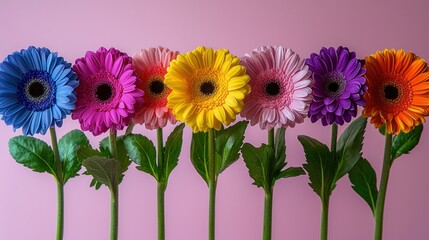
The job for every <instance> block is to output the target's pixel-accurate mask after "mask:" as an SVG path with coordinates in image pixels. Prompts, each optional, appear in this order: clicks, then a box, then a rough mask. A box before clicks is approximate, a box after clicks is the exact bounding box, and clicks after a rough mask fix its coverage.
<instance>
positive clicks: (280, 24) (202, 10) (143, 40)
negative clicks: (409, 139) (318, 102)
mask: <svg viewBox="0 0 429 240" xmlns="http://www.w3.org/2000/svg"><path fill="white" fill-rule="evenodd" d="M428 9H429V2H427V0H408V1H400V0H395V1H383V0H360V1H340V0H338V1H335V0H324V1H308V0H277V1H261V0H241V1H232V0H230V1H227V0H217V1H202V0H183V1H178V0H176V1H149V0H146V1H142V0H140V1H137V0H135V1H85V0H76V1H49V2H48V1H20V0H14V1H3V2H2V3H1V6H0V17H1V19H2V23H1V30H2V31H1V32H2V34H1V46H0V58H2V59H3V58H4V57H6V56H7V54H9V53H11V52H13V51H15V50H19V49H21V48H26V47H27V46H28V45H36V46H45V47H48V48H50V49H51V50H53V51H58V52H59V53H60V54H61V55H63V56H64V57H65V58H66V60H68V61H70V62H73V61H74V59H76V58H78V57H80V56H82V55H83V54H84V53H85V51H87V50H96V49H97V48H98V47H99V46H106V47H111V46H114V47H117V48H119V49H121V50H123V51H125V52H128V53H134V52H136V51H138V50H139V49H140V48H147V47H152V46H157V45H163V46H165V47H168V48H170V49H173V50H179V51H181V52H186V51H189V50H191V49H193V48H195V47H196V46H198V45H206V46H210V47H213V48H229V49H230V50H231V52H232V53H234V54H236V55H237V56H242V55H243V54H244V53H246V52H249V51H251V50H252V49H254V48H256V47H259V46H261V45H274V44H280V45H284V46H287V47H291V48H292V49H294V50H295V51H296V52H298V53H300V54H301V56H303V57H308V56H309V54H310V53H311V52H315V51H318V50H319V49H320V48H321V47H322V46H338V45H344V46H348V47H350V48H351V49H352V50H355V51H356V52H357V53H358V56H359V57H364V56H365V55H368V54H370V53H373V52H375V51H376V50H381V49H383V48H386V47H387V48H404V49H406V50H409V51H414V52H416V53H417V54H418V55H420V56H421V57H423V58H426V59H429V47H428V44H429V34H428V32H427V31H428V23H429V14H428V12H427V10H428ZM78 127H79V126H78V124H77V123H76V122H74V121H72V120H70V119H67V120H66V121H65V124H64V128H62V129H60V130H59V131H58V132H59V135H60V136H62V135H64V134H65V133H66V132H68V131H69V130H71V129H75V128H78ZM342 129H343V128H341V130H342ZM169 130H171V128H169V129H167V130H166V132H168V131H169ZM137 131H139V132H142V133H144V134H147V135H148V136H149V137H150V138H152V139H155V133H154V132H153V131H146V130H144V129H143V128H142V127H141V126H140V127H137ZM0 132H1V137H0V148H1V152H0V159H1V161H0V169H1V171H0V195H1V197H0V239H2V240H23V239H37V240H46V239H53V236H54V232H55V216H56V215H55V214H56V188H55V182H54V180H53V179H52V177H51V176H50V175H48V174H39V173H34V172H31V171H30V170H28V169H26V168H24V167H23V166H21V165H19V164H17V163H15V161H14V160H13V159H12V158H11V157H10V155H9V153H8V149H7V142H8V139H9V138H11V137H13V136H16V135H18V134H20V133H21V132H20V131H17V132H16V133H14V132H13V131H12V128H11V127H10V126H6V125H5V124H4V123H3V122H1V123H0ZM265 134H266V133H265V132H263V131H261V130H260V129H259V128H258V127H253V128H249V129H248V131H247V134H246V141H248V142H251V143H253V144H257V145H259V144H260V143H261V142H262V141H265V137H262V138H261V137H260V135H262V136H265ZM299 134H308V135H311V136H312V137H315V138H318V139H320V140H323V141H324V142H325V143H329V134H330V129H329V128H323V127H322V126H321V124H320V123H317V124H310V123H309V121H306V122H305V123H304V124H301V125H298V126H297V127H296V128H294V129H288V130H287V147H288V148H287V159H288V161H289V162H290V164H291V166H297V165H301V164H303V163H304V156H303V151H302V147H301V146H300V144H299V143H298V141H297V139H296V136H297V135H299ZM87 135H88V136H90V134H87ZM42 138H43V139H45V140H48V138H47V137H42ZM189 139H190V130H189V129H188V128H186V131H185V141H184V148H183V151H182V154H181V157H180V163H179V166H178V167H177V168H176V169H175V171H174V172H173V173H172V175H171V178H170V184H169V186H168V189H167V193H166V212H167V213H166V219H167V221H166V226H167V239H171V240H202V239H207V238H206V235H207V234H206V233H207V206H208V204H207V195H208V191H207V187H206V185H205V183H204V181H203V180H202V179H201V178H200V176H199V175H198V174H197V173H196V171H195V170H194V168H193V166H192V165H191V163H190V161H189V144H190V141H189ZM98 140H100V138H94V137H91V141H92V142H93V143H96V142H97V141H98ZM428 143H429V131H425V132H424V133H423V136H422V141H421V144H420V145H419V146H418V147H417V148H416V149H415V150H414V151H413V154H412V155H407V156H404V157H403V158H402V159H399V160H397V161H396V162H395V165H394V166H393V169H392V173H391V179H390V185H389V189H388V194H387V203H386V214H385V239H386V240H404V239H410V240H425V239H429V227H428V226H429V207H428V205H427V203H428V201H429V188H428V183H429V174H427V172H428V169H429V161H428V150H427V149H425V146H428ZM382 148H383V138H382V136H381V135H379V134H378V133H377V131H376V130H374V128H373V126H372V125H368V130H367V134H366V142H365V146H364V151H365V152H364V156H365V157H367V158H368V159H369V160H370V162H371V163H372V165H373V166H374V168H375V169H376V171H377V172H379V171H380V169H381V158H382ZM307 182H308V178H307V177H305V176H303V177H298V178H295V179H287V180H281V181H279V182H278V183H277V185H276V188H275V198H274V211H275V212H274V216H273V218H274V219H273V239H277V240H280V239H293V240H301V239H302V240H315V239H318V236H319V221H320V220H319V219H320V217H319V216H320V202H319V198H318V197H317V196H316V194H314V193H313V192H312V191H311V190H310V188H309V186H308V185H307ZM89 183H90V177H88V176H82V177H78V178H75V179H72V180H71V181H70V182H69V183H68V184H67V185H66V192H65V194H66V206H65V222H66V225H65V237H64V238H65V239H66V240H104V239H108V232H109V231H108V228H109V193H108V190H107V188H102V189H101V190H99V191H95V190H94V189H92V188H89ZM251 183H252V180H251V179H250V177H249V176H248V173H247V169H246V167H245V166H244V163H243V161H242V160H241V159H240V160H239V161H238V162H237V163H236V164H234V165H233V166H232V167H231V168H229V169H228V170H226V171H225V172H224V173H223V174H222V175H221V176H220V180H219V186H218V197H217V239H219V240H257V239H261V232H262V213H263V191H262V189H257V188H256V187H254V186H253V185H251ZM330 217H331V218H330V229H329V235H330V239H332V240H345V239H347V240H367V239H372V232H373V220H372V216H371V212H370V209H369V208H368V206H367V205H366V203H365V202H364V201H363V200H362V199H360V197H358V196H357V195H356V194H355V193H354V192H353V190H352V189H351V187H350V182H349V180H348V178H347V177H345V178H344V179H342V180H341V181H340V182H339V184H338V187H337V189H336V190H335V191H334V193H333V196H332V200H331V211H330ZM120 239H124V240H134V239H150V240H154V239H156V184H155V181H154V180H153V178H152V177H150V176H149V175H147V174H145V173H142V172H139V171H137V170H136V169H135V168H134V165H132V167H131V168H130V169H129V171H128V172H127V174H126V177H125V179H124V182H123V184H122V185H121V190H120Z"/></svg>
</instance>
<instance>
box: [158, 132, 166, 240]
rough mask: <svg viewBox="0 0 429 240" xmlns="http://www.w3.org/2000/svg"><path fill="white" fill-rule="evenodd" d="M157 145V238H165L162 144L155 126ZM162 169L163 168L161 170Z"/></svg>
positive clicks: (159, 239) (162, 239) (161, 239)
mask: <svg viewBox="0 0 429 240" xmlns="http://www.w3.org/2000/svg"><path fill="white" fill-rule="evenodd" d="M157 141H158V142H157V143H158V144H157V145H158V168H159V170H160V180H159V181H158V188H157V198H158V199H157V200H158V240H164V239H165V220H164V219H165V210H164V195H165V186H164V183H163V182H162V180H161V179H162V176H161V174H162V172H163V171H165V169H164V165H165V164H164V146H163V136H162V128H160V127H159V128H157ZM163 169H164V170H163Z"/></svg>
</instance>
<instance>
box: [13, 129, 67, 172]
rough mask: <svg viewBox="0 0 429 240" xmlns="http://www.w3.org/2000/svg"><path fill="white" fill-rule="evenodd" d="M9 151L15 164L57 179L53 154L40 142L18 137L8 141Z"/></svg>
mask: <svg viewBox="0 0 429 240" xmlns="http://www.w3.org/2000/svg"><path fill="white" fill-rule="evenodd" d="M9 151H10V154H11V155H12V157H13V159H15V161H16V162H18V163H20V164H22V165H24V166H26V167H28V168H30V169H32V170H33V171H35V172H47V173H50V174H52V175H53V176H55V177H56V178H58V177H57V173H56V166H55V161H54V152H53V151H52V149H51V147H49V146H48V144H46V143H45V142H43V141H42V140H39V139H37V138H34V137H27V136H18V137H13V138H11V139H10V140H9Z"/></svg>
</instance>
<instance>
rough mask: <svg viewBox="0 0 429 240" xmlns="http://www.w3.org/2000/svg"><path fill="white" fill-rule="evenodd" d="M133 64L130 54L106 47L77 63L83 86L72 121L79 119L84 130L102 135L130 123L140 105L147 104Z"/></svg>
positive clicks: (80, 86)
mask: <svg viewBox="0 0 429 240" xmlns="http://www.w3.org/2000/svg"><path fill="white" fill-rule="evenodd" d="M131 62H132V59H131V57H129V56H128V55H127V54H125V53H123V52H120V51H118V50H116V49H114V48H110V49H109V50H107V49H105V48H103V47H102V48H100V49H98V51H97V52H91V51H88V52H86V54H85V57H83V58H80V59H77V60H76V63H75V65H74V66H73V70H74V71H75V72H76V73H77V76H78V79H79V87H77V88H76V92H77V102H76V109H75V110H74V111H73V113H72V118H73V119H79V122H80V124H81V128H82V130H84V131H86V130H88V131H90V132H92V133H93V134H94V135H99V134H101V133H103V132H106V131H107V130H109V129H118V130H121V129H123V128H124V127H125V126H127V125H128V124H129V122H130V120H131V118H132V117H134V115H135V108H136V106H137V105H139V104H141V103H143V91H142V90H140V89H138V88H137V87H136V83H137V77H136V73H135V71H134V70H133V69H132V66H131Z"/></svg>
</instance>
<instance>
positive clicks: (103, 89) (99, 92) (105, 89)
mask: <svg viewBox="0 0 429 240" xmlns="http://www.w3.org/2000/svg"><path fill="white" fill-rule="evenodd" d="M95 95H96V96H97V99H98V100H100V101H102V102H104V101H107V100H109V99H110V98H111V97H112V95H113V89H112V86H110V85H109V84H107V83H103V84H100V85H98V86H97V89H96V90H95Z"/></svg>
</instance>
